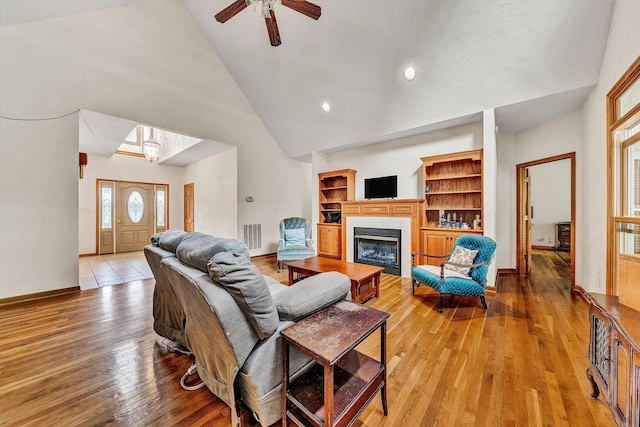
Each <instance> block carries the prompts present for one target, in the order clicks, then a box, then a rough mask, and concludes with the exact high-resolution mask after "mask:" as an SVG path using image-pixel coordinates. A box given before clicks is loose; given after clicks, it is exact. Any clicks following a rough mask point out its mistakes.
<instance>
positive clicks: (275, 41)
mask: <svg viewBox="0 0 640 427" xmlns="http://www.w3.org/2000/svg"><path fill="white" fill-rule="evenodd" d="M270 12H271V17H270V18H264V22H266V23H267V32H268V33H269V40H271V46H280V43H282V41H281V40H280V32H279V31H278V22H277V21H276V14H275V13H273V10H271V11H270Z"/></svg>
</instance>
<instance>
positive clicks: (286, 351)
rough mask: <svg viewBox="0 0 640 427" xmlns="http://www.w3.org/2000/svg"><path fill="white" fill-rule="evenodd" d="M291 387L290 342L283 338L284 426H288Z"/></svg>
mask: <svg viewBox="0 0 640 427" xmlns="http://www.w3.org/2000/svg"><path fill="white" fill-rule="evenodd" d="M288 389H289V344H288V343H287V341H286V340H284V339H283V340H282V427H287V390H288Z"/></svg>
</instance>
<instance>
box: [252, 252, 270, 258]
mask: <svg viewBox="0 0 640 427" xmlns="http://www.w3.org/2000/svg"><path fill="white" fill-rule="evenodd" d="M271 256H276V253H275V252H273V253H270V254H262V255H251V259H259V258H268V257H271Z"/></svg>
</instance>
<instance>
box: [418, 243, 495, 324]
mask: <svg viewBox="0 0 640 427" xmlns="http://www.w3.org/2000/svg"><path fill="white" fill-rule="evenodd" d="M495 250H496V242H495V241H493V239H491V238H489V237H486V236H481V235H476V234H464V235H462V236H460V237H458V240H456V243H455V244H454V246H453V249H452V251H451V253H450V254H449V255H444V256H434V255H428V254H424V253H421V252H414V253H412V254H411V285H412V293H413V295H415V290H416V288H418V287H420V285H426V286H429V287H430V288H433V289H434V290H436V291H438V292H440V313H442V304H443V299H444V295H445V294H449V295H460V296H477V297H480V302H481V303H482V307H483V308H484V309H485V310H486V309H487V302H486V301H485V299H484V293H485V286H486V284H487V270H488V266H489V263H490V262H491V258H492V257H493V253H494V252H495ZM423 257H430V258H443V259H444V258H446V260H445V261H443V262H442V263H440V265H439V266H437V265H416V264H417V262H418V260H422V259H424V258H423Z"/></svg>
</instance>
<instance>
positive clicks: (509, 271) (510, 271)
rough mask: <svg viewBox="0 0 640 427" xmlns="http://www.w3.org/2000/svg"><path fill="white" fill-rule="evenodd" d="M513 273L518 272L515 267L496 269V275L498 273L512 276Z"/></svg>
mask: <svg viewBox="0 0 640 427" xmlns="http://www.w3.org/2000/svg"><path fill="white" fill-rule="evenodd" d="M514 274H518V270H516V269H515V268H499V269H498V276H500V275H505V276H512V275H514Z"/></svg>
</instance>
